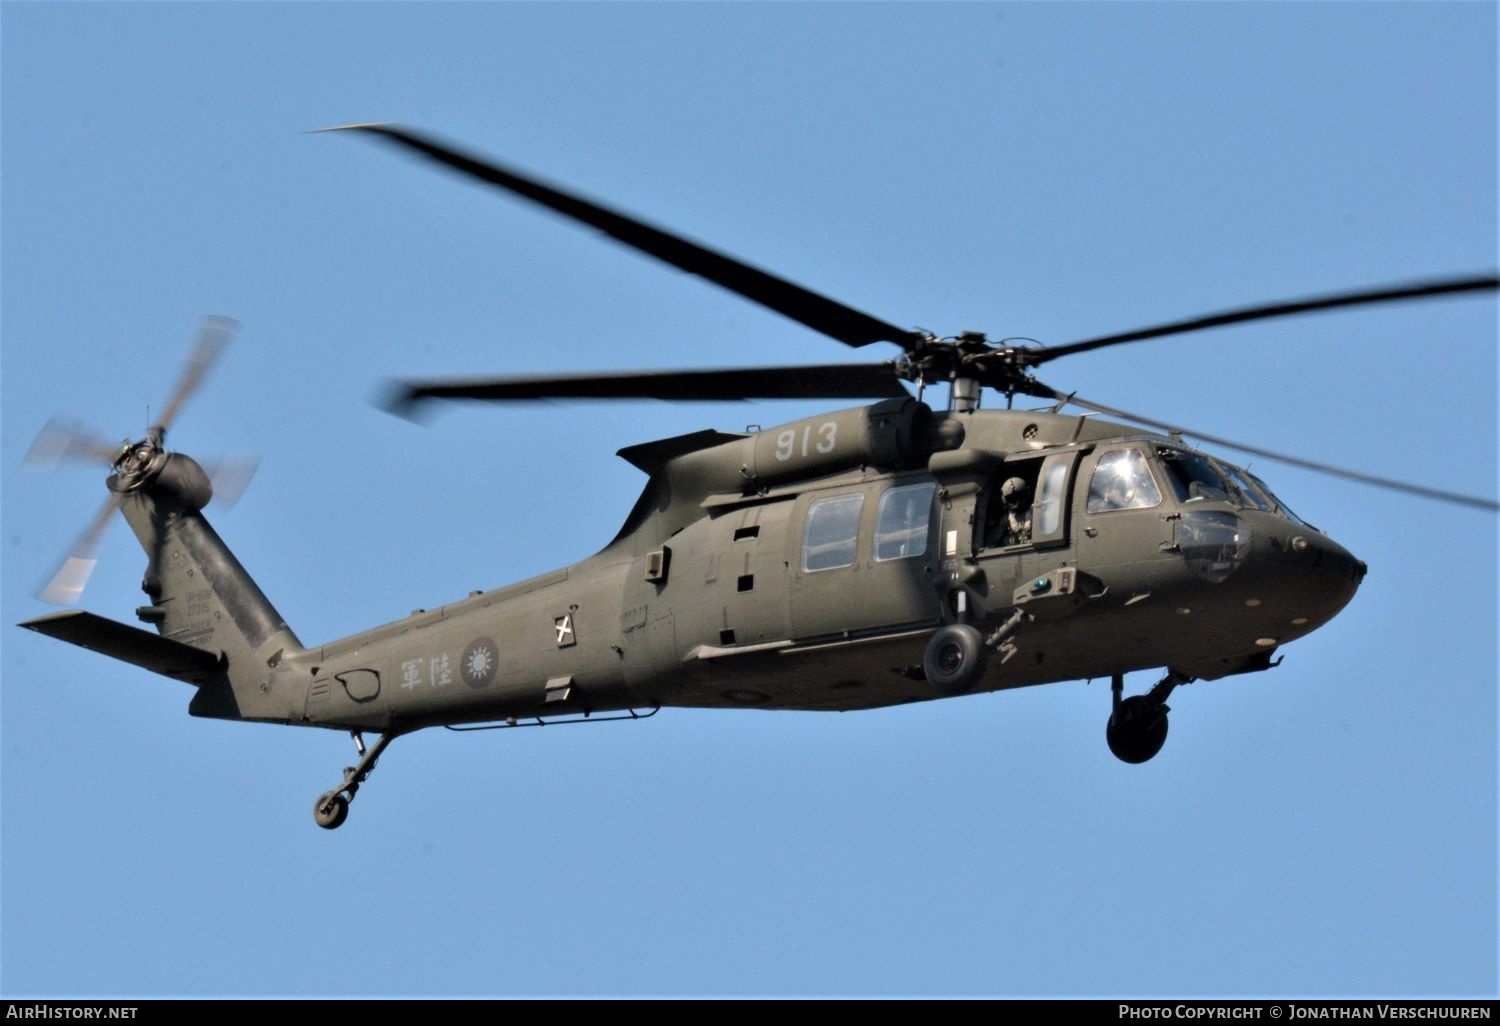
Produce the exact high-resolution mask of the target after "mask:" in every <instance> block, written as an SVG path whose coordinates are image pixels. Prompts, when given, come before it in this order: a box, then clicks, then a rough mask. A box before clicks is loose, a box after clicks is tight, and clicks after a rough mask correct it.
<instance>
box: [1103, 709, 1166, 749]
mask: <svg viewBox="0 0 1500 1026" xmlns="http://www.w3.org/2000/svg"><path fill="white" fill-rule="evenodd" d="M1104 740H1105V741H1106V742H1108V744H1109V750H1110V751H1111V752H1113V753H1114V755H1115V758H1116V759H1119V760H1120V761H1121V762H1128V763H1131V764H1132V765H1136V764H1139V763H1143V762H1147V761H1149V760H1150V759H1151V758H1152V757H1153V756H1155V755H1156V753H1157V752H1159V751H1161V746H1162V745H1164V744H1166V743H1167V707H1166V706H1164V705H1162V704H1161V703H1160V702H1153V701H1152V700H1151V699H1149V698H1147V697H1146V696H1145V695H1134V696H1132V697H1130V698H1127V699H1125V701H1123V702H1121V703H1120V708H1119V709H1117V710H1115V712H1114V713H1112V714H1111V715H1110V717H1109V724H1108V725H1107V726H1106V727H1105V728H1104Z"/></svg>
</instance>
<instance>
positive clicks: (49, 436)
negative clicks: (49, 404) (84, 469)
mask: <svg viewBox="0 0 1500 1026" xmlns="http://www.w3.org/2000/svg"><path fill="white" fill-rule="evenodd" d="M119 455H120V447H119V446H118V445H110V444H109V443H108V442H106V441H104V440H103V439H102V438H100V437H99V436H98V435H96V434H95V433H94V432H92V431H89V430H87V429H85V428H83V427H81V426H79V425H76V424H65V423H63V421H62V419H61V418H60V417H53V418H52V419H51V420H49V421H47V423H46V424H45V425H44V426H43V427H42V430H41V431H39V432H38V433H37V436H36V441H34V442H32V443H31V448H30V449H28V450H26V457H25V459H24V460H23V461H22V462H23V464H24V465H25V466H27V467H29V468H31V469H33V470H52V469H54V468H56V467H58V466H60V465H61V464H63V463H101V462H102V463H104V464H106V465H107V464H110V463H113V462H114V461H115V458H116V457H117V456H119Z"/></svg>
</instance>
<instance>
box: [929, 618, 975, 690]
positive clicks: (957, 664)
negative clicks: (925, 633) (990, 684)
mask: <svg viewBox="0 0 1500 1026" xmlns="http://www.w3.org/2000/svg"><path fill="white" fill-rule="evenodd" d="M988 654H989V653H988V652H987V651H986V650H985V647H984V638H983V637H981V636H980V634H979V632H978V631H977V630H975V629H974V628H973V627H970V626H969V625H968V624H966V623H950V624H949V625H948V626H946V627H942V628H939V629H938V632H937V633H936V634H934V635H933V636H932V639H931V640H930V641H928V642H927V651H926V653H925V654H924V655H923V656H922V672H923V673H925V674H926V675H927V682H928V683H929V684H931V685H932V686H933V688H935V689H936V690H937V691H939V692H941V693H942V694H944V695H961V694H963V693H964V692H966V691H969V690H970V689H972V688H973V687H974V685H975V684H978V683H979V680H980V678H981V677H983V676H984V664H985V661H986V657H987V656H988Z"/></svg>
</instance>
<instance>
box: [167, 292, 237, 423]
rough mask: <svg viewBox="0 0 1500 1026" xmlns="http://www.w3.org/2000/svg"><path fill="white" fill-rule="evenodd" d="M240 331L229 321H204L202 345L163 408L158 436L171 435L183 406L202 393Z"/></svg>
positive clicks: (183, 371) (197, 349)
mask: <svg viewBox="0 0 1500 1026" xmlns="http://www.w3.org/2000/svg"><path fill="white" fill-rule="evenodd" d="M238 327H239V324H238V322H236V321H234V320H232V319H230V318H228V317H214V316H209V317H205V318H203V324H202V326H201V327H200V328H199V329H198V341H197V343H196V344H195V345H194V346H193V351H192V354H191V355H190V356H189V357H188V360H187V363H186V364H185V365H184V366H183V368H182V379H181V380H180V381H178V382H177V389H176V390H175V391H174V392H173V393H172V396H171V398H169V399H168V400H167V404H166V405H165V406H163V407H162V412H161V416H160V417H159V418H158V419H157V421H156V424H155V430H156V431H157V432H159V433H160V434H162V435H165V434H166V433H167V428H169V427H171V426H172V421H174V420H176V419H177V414H178V413H180V412H182V407H183V404H184V403H186V402H187V401H188V398H189V397H191V396H192V394H193V393H194V392H196V391H197V390H198V386H199V385H201V384H202V383H203V379H204V377H205V376H206V375H207V374H208V370H209V368H210V367H212V366H213V363H214V361H215V360H216V359H218V357H219V354H220V353H221V352H223V350H224V347H225V346H226V345H228V344H229V340H230V339H231V338H232V337H234V332H235V330H236V329H237V328H238Z"/></svg>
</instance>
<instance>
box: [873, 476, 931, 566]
mask: <svg viewBox="0 0 1500 1026" xmlns="http://www.w3.org/2000/svg"><path fill="white" fill-rule="evenodd" d="M936 487H937V486H936V485H935V484H933V483H932V482H931V481H927V482H925V483H923V484H912V485H902V486H900V487H899V488H892V489H891V490H890V491H888V492H886V493H885V494H884V495H882V496H881V497H880V509H879V511H878V512H877V514H876V516H875V558H876V560H887V559H908V558H910V557H912V556H920V555H923V554H924V553H926V551H927V523H928V520H929V519H930V518H931V516H932V493H933V490H934V489H935V488H936Z"/></svg>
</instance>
